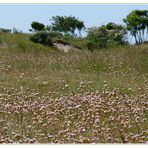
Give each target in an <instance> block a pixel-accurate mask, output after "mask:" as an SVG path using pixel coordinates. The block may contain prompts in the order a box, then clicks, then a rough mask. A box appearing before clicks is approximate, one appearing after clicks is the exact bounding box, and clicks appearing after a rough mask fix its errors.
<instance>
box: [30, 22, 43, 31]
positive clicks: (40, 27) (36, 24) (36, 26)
mask: <svg viewBox="0 0 148 148" xmlns="http://www.w3.org/2000/svg"><path fill="white" fill-rule="evenodd" d="M31 27H32V29H30V30H29V31H34V32H38V31H44V30H45V25H44V24H42V23H39V22H32V23H31Z"/></svg>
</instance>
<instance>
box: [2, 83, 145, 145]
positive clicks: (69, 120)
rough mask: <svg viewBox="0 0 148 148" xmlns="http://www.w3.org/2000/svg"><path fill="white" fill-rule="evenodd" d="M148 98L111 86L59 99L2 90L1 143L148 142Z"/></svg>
mask: <svg viewBox="0 0 148 148" xmlns="http://www.w3.org/2000/svg"><path fill="white" fill-rule="evenodd" d="M82 85H83V84H81V86H82ZM106 87H107V86H105V88H106ZM147 99H148V95H147V94H143V95H137V96H130V95H126V94H123V93H122V92H120V91H119V90H118V89H114V90H112V91H109V90H108V89H107V88H106V89H105V91H104V92H103V93H99V92H98V91H96V92H92V93H90V92H86V93H83V94H77V95H74V94H73V95H69V96H65V97H61V98H56V99H51V98H50V96H48V95H47V96H42V97H41V96H39V94H38V93H32V94H30V95H29V94H27V95H26V94H25V93H23V92H20V93H11V94H9V93H7V94H6V93H5V94H0V104H1V106H0V126H1V128H0V137H1V138H0V142H1V143H146V142H147V133H148V129H147V107H148V102H147Z"/></svg>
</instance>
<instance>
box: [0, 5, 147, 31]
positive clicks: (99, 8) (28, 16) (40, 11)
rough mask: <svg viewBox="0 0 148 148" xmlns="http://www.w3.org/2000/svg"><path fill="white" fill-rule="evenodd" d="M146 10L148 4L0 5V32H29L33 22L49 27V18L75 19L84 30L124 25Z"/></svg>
mask: <svg viewBox="0 0 148 148" xmlns="http://www.w3.org/2000/svg"><path fill="white" fill-rule="evenodd" d="M135 9H140V10H143V9H148V4H147V5H146V4H143V5H138V4H135V5H133V4H122V5H121V4H120V5H117V4H116V5H115V4H106V5H105V4H104V5H103V4H71V5H70V4H67V5H66V4H61V5H60V4H11V5H10V4H9V5H6V4H5V5H4V4H0V20H1V21H0V28H9V29H12V28H13V27H16V28H17V29H18V30H22V31H23V32H28V30H29V29H30V28H31V27H30V24H31V22H33V21H38V22H41V23H43V24H45V25H50V20H49V19H50V18H51V17H52V16H56V15H60V16H65V15H66V16H69V15H72V16H75V17H77V18H79V19H80V20H83V21H84V24H85V26H86V27H92V26H100V25H102V24H106V23H108V22H114V23H117V24H123V22H122V19H123V18H125V17H126V16H127V15H128V14H129V13H130V12H131V11H132V10H135Z"/></svg>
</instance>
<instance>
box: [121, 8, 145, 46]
mask: <svg viewBox="0 0 148 148" xmlns="http://www.w3.org/2000/svg"><path fill="white" fill-rule="evenodd" d="M123 21H124V22H125V23H126V29H127V30H128V31H129V32H130V34H131V35H132V36H133V37H134V38H135V42H136V44H141V43H143V42H144V41H146V40H147V34H148V10H134V11H132V12H131V13H129V14H128V15H127V16H126V18H124V19H123Z"/></svg>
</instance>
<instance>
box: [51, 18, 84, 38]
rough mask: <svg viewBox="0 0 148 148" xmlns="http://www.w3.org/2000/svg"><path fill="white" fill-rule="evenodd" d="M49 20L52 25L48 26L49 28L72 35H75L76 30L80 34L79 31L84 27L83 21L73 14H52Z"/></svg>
mask: <svg viewBox="0 0 148 148" xmlns="http://www.w3.org/2000/svg"><path fill="white" fill-rule="evenodd" d="M51 21H52V25H51V26H50V27H49V28H50V30H53V31H58V32H61V33H63V34H71V35H73V36H76V31H78V32H79V35H81V31H82V29H84V27H85V26H84V22H83V21H80V20H78V19H77V18H75V17H74V16H53V17H52V19H51Z"/></svg>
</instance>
